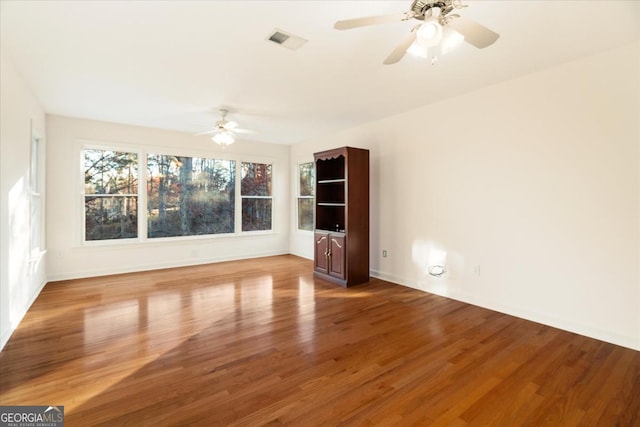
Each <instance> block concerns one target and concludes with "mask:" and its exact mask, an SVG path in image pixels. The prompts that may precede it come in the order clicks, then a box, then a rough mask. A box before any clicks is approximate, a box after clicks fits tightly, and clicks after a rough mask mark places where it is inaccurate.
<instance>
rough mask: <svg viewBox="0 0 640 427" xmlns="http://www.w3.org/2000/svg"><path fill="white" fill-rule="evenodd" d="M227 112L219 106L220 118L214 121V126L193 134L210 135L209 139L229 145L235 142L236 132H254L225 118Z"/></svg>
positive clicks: (224, 145)
mask: <svg viewBox="0 0 640 427" xmlns="http://www.w3.org/2000/svg"><path fill="white" fill-rule="evenodd" d="M227 114H229V110H227V109H225V108H221V109H220V116H221V118H220V120H218V121H217V122H215V124H214V128H213V129H211V130H208V131H206V132H201V133H198V134H196V135H195V136H200V135H212V136H211V140H212V141H213V142H215V143H216V144H220V145H222V146H223V147H226V146H227V145H231V144H233V143H234V142H235V140H236V139H235V134H236V133H254V132H253V131H250V130H247V129H241V128H239V127H238V123H237V122H234V121H233V120H227Z"/></svg>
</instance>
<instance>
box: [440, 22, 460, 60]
mask: <svg viewBox="0 0 640 427" xmlns="http://www.w3.org/2000/svg"><path fill="white" fill-rule="evenodd" d="M463 41H464V36H463V35H462V34H460V33H459V32H457V31H456V30H454V29H453V28H450V27H445V28H444V30H443V32H442V43H441V44H440V49H441V50H442V54H443V55H446V54H447V53H449V52H451V51H452V50H453V49H455V48H456V47H458V46H460V45H461V44H462V42H463Z"/></svg>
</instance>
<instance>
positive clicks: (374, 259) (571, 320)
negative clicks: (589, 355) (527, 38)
mask: <svg viewBox="0 0 640 427" xmlns="http://www.w3.org/2000/svg"><path fill="white" fill-rule="evenodd" d="M425 78H428V75H426V76H425ZM416 96H419V94H416ZM639 120H640V46H639V44H638V43H634V44H632V45H628V46H625V47H622V48H617V49H615V50H611V51H608V52H604V53H601V54H598V55H595V56H591V57H588V58H584V59H580V60H577V61H573V62H569V63H566V64H563V65H560V66H556V67H553V68H550V69H547V70H544V71H541V72H537V73H535V74H531V75H528V76H524V77H522V78H518V79H515V80H511V81H507V82H503V83H500V84H497V85H494V86H491V87H487V88H484V89H481V90H478V91H475V92H473V93H469V94H466V95H463V96H459V97H456V98H453V99H449V100H446V101H443V102H439V103H437V104H432V105H428V106H425V107H422V108H420V109H416V110H413V111H409V112H407V113H404V114H400V115H397V116H394V117H389V118H387V119H384V120H380V121H377V122H373V123H369V124H367V125H364V126H361V127H358V128H354V129H349V130H346V131H343V132H340V133H337V134H334V135H327V136H325V137H322V138H317V139H314V140H311V141H308V142H306V143H303V144H298V145H296V146H294V147H292V150H291V159H292V167H293V162H294V160H295V159H300V158H310V156H311V155H312V153H313V152H315V151H319V150H323V149H327V148H332V147H338V146H343V145H350V146H356V147H362V148H369V149H370V150H371V268H372V270H373V271H372V274H373V275H374V276H378V277H381V278H385V279H388V280H391V281H393V282H396V283H400V284H404V285H407V286H411V287H414V288H418V289H422V290H425V291H429V292H433V293H436V294H440V295H445V296H449V297H451V298H455V299H458V300H462V301H467V302H470V303H472V304H476V305H480V306H484V307H488V308H491V309H494V310H498V311H501V312H506V313H509V314H513V315H516V316H520V317H524V318H528V319H532V320H535V321H538V322H541V323H545V324H548V325H552V326H556V327H560V328H563V329H566V330H570V331H574V332H578V333H580V334H583V335H587V336H591V337H595V338H599V339H602V340H605V341H609V342H613V343H617V344H620V345H624V346H628V347H631V348H635V349H640V267H639V265H640V129H639V125H638V122H639ZM290 247H291V251H292V253H294V254H297V255H300V256H304V257H308V258H311V257H312V256H313V253H312V248H313V242H312V238H311V236H309V235H300V234H292V242H291V246H290ZM382 249H386V250H387V251H388V254H389V256H388V258H382V257H381V252H382ZM440 263H445V264H446V267H447V273H446V274H445V275H444V277H442V278H434V277H432V276H430V275H429V274H428V273H427V269H428V267H429V266H430V265H436V264H440Z"/></svg>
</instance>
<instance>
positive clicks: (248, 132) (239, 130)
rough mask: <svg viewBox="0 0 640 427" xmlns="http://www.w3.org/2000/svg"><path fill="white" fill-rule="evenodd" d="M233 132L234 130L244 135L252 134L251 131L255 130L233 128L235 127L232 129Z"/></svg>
mask: <svg viewBox="0 0 640 427" xmlns="http://www.w3.org/2000/svg"><path fill="white" fill-rule="evenodd" d="M233 132H234V133H243V134H245V135H247V134H253V133H256V131H255V130H249V129H241V128H235V129H234V130H233Z"/></svg>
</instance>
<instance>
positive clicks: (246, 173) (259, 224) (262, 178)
mask: <svg viewBox="0 0 640 427" xmlns="http://www.w3.org/2000/svg"><path fill="white" fill-rule="evenodd" d="M271 166H272V165H270V164H264V163H248V162H243V163H242V180H241V183H240V194H241V197H242V231H258V230H271V210H272V197H271Z"/></svg>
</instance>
